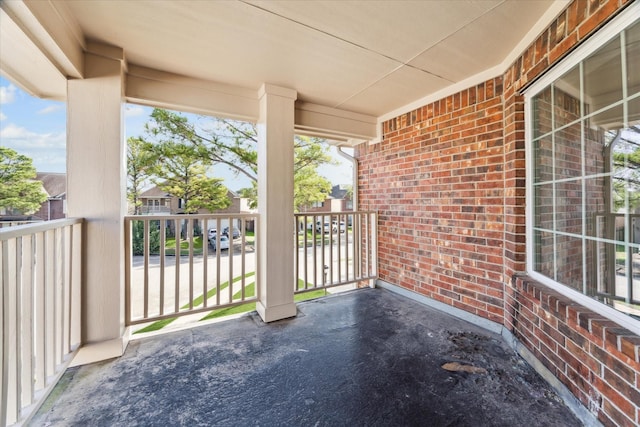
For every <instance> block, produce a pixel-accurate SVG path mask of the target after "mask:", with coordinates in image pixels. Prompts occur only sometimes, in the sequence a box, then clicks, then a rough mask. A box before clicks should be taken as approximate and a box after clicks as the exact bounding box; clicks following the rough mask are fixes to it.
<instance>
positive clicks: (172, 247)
mask: <svg viewBox="0 0 640 427" xmlns="http://www.w3.org/2000/svg"><path fill="white" fill-rule="evenodd" d="M205 241H206V240H205V239H204V238H203V237H202V236H196V237H194V238H193V254H194V255H202V245H203V242H205ZM165 254H167V255H175V254H176V239H175V237H169V238H167V240H166V244H165ZM180 255H181V256H183V255H189V240H181V241H180Z"/></svg>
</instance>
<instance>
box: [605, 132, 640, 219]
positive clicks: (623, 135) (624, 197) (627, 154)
mask: <svg viewBox="0 0 640 427" xmlns="http://www.w3.org/2000/svg"><path fill="white" fill-rule="evenodd" d="M609 132H610V133H611V134H612V137H613V138H614V142H613V148H612V151H613V179H612V180H613V184H612V185H613V203H614V206H613V209H614V211H615V212H618V213H621V212H629V213H636V212H639V211H640V133H639V132H638V130H637V129H635V128H629V129H617V130H615V131H613V130H612V131H609Z"/></svg>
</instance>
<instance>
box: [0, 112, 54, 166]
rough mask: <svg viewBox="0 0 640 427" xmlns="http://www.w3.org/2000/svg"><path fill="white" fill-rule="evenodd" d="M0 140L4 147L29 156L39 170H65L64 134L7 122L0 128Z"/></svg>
mask: <svg viewBox="0 0 640 427" xmlns="http://www.w3.org/2000/svg"><path fill="white" fill-rule="evenodd" d="M0 140H2V145H3V146H5V147H9V148H12V149H14V150H16V151H17V152H18V153H20V154H24V155H26V156H29V157H30V158H31V159H32V160H33V165H34V166H35V167H36V169H37V170H38V171H40V172H65V169H66V167H65V165H66V157H67V154H66V140H67V138H66V135H65V133H64V132H60V133H37V132H33V131H30V130H28V129H25V128H23V127H19V126H16V125H14V124H11V123H10V124H8V125H6V126H5V127H3V128H2V129H0Z"/></svg>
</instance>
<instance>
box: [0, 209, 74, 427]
mask: <svg viewBox="0 0 640 427" xmlns="http://www.w3.org/2000/svg"><path fill="white" fill-rule="evenodd" d="M82 222H83V220H82V219H61V220H56V221H48V222H40V223H37V224H32V225H22V226H17V227H9V228H3V229H1V230H0V260H1V266H2V270H1V271H0V276H1V277H2V295H1V297H0V298H1V300H0V309H1V310H2V311H1V312H0V319H2V344H1V345H2V347H1V349H0V357H1V358H2V372H0V378H1V381H0V383H1V384H2V387H1V391H0V393H1V394H0V425H2V426H5V425H10V424H14V423H22V422H25V421H26V420H28V418H29V416H30V415H32V414H33V411H34V410H35V409H37V407H38V406H39V405H40V404H41V403H42V402H43V401H44V398H46V396H47V394H48V393H49V392H50V391H51V389H52V388H53V386H54V385H55V384H56V382H57V381H58V379H59V377H60V376H61V375H62V373H63V372H64V370H65V369H66V367H67V365H68V363H69V362H70V361H71V359H72V358H73V356H74V354H75V352H76V350H77V349H78V347H79V344H80V340H81V336H80V333H81V331H80V324H81V323H80V322H81V319H80V315H81V312H80V310H81V301H80V296H81V274H82Z"/></svg>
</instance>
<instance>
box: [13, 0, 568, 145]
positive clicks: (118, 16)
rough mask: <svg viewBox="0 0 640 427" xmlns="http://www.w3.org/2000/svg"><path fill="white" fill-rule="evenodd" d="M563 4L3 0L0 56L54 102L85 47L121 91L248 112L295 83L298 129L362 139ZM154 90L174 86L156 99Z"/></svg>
mask: <svg viewBox="0 0 640 427" xmlns="http://www.w3.org/2000/svg"><path fill="white" fill-rule="evenodd" d="M567 4H568V1H567V0H555V1H554V0H536V1H522V0H483V1H478V0H464V1H450V0H433V1H375V2H374V1H371V2H360V1H342V2H335V1H328V0H318V1H313V2H294V1H278V0H272V1H251V0H250V1H197V0H184V1H162V2H158V1H152V0H139V1H120V0H94V1H70V0H59V1H55V2H25V3H23V2H19V1H14V2H3V4H2V8H0V14H1V15H2V18H3V20H2V23H3V25H2V29H1V31H0V43H2V49H1V51H2V53H3V58H2V59H3V60H2V61H1V62H0V64H1V66H2V71H3V72H4V73H5V74H7V75H8V76H9V77H10V78H12V80H14V81H16V82H18V84H20V85H21V86H23V87H24V88H26V89H27V90H29V91H30V92H32V93H34V94H36V95H39V96H44V97H52V98H60V99H64V98H65V97H66V79H67V78H81V77H82V76H83V73H84V67H83V58H84V57H83V55H82V52H90V53H95V54H97V55H101V56H106V57H110V58H115V59H121V60H122V61H123V62H125V63H126V68H125V70H126V71H125V72H126V73H127V85H126V91H127V92H126V94H125V96H126V98H127V99H128V100H129V101H133V102H140V103H149V104H153V105H161V106H167V107H176V108H182V109H185V110H190V111H196V112H205V113H207V114H217V115H222V116H227V117H235V118H245V119H250V120H255V119H256V117H257V115H258V108H259V107H258V103H257V99H258V91H259V89H260V87H261V86H262V85H263V84H265V83H266V84H273V85H276V86H280V87H284V88H290V89H293V90H295V91H296V93H297V103H296V109H297V110H296V126H297V129H298V131H300V132H302V131H306V132H307V133H309V134H313V133H314V132H318V133H322V132H324V130H325V129H327V128H331V129H332V130H333V133H334V135H335V136H336V138H339V137H342V138H344V139H345V140H347V139H349V138H358V137H359V138H364V139H365V140H366V139H368V138H370V137H371V135H372V132H373V131H372V129H375V126H376V123H377V122H379V121H381V120H384V119H385V118H390V117H395V116H397V115H398V114H399V113H400V112H406V111H410V110H411V109H413V108H415V107H414V105H415V106H420V105H424V104H425V103H426V101H427V100H430V99H433V100H435V99H440V98H442V97H443V95H444V94H450V93H453V92H455V91H457V90H459V89H462V88H466V87H470V86H472V85H474V84H475V83H480V82H482V81H485V80H486V79H488V78H492V77H495V76H496V75H500V74H501V73H502V72H504V71H505V70H506V68H507V67H508V66H509V65H510V64H511V62H513V61H514V60H515V59H516V57H517V55H518V54H520V53H521V51H522V49H523V48H525V47H526V46H527V45H529V43H530V42H532V41H533V40H534V39H535V37H537V36H538V35H539V34H540V33H541V32H542V30H543V29H544V28H545V27H546V25H547V24H549V23H550V22H551V20H553V19H554V18H555V17H556V16H557V15H558V13H559V12H560V11H561V10H562V9H563V8H564V7H565V6H566V5H567ZM163 85H164V86H163ZM163 87H173V88H174V89H172V90H163V93H162V94H161V95H157V96H155V97H154V92H157V91H158V90H160V89H159V88H163ZM150 89H153V90H150ZM187 98H188V102H183V101H184V100H185V99H187ZM194 100H196V102H194ZM346 124H349V126H347V125H346ZM373 133H375V132H373Z"/></svg>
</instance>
